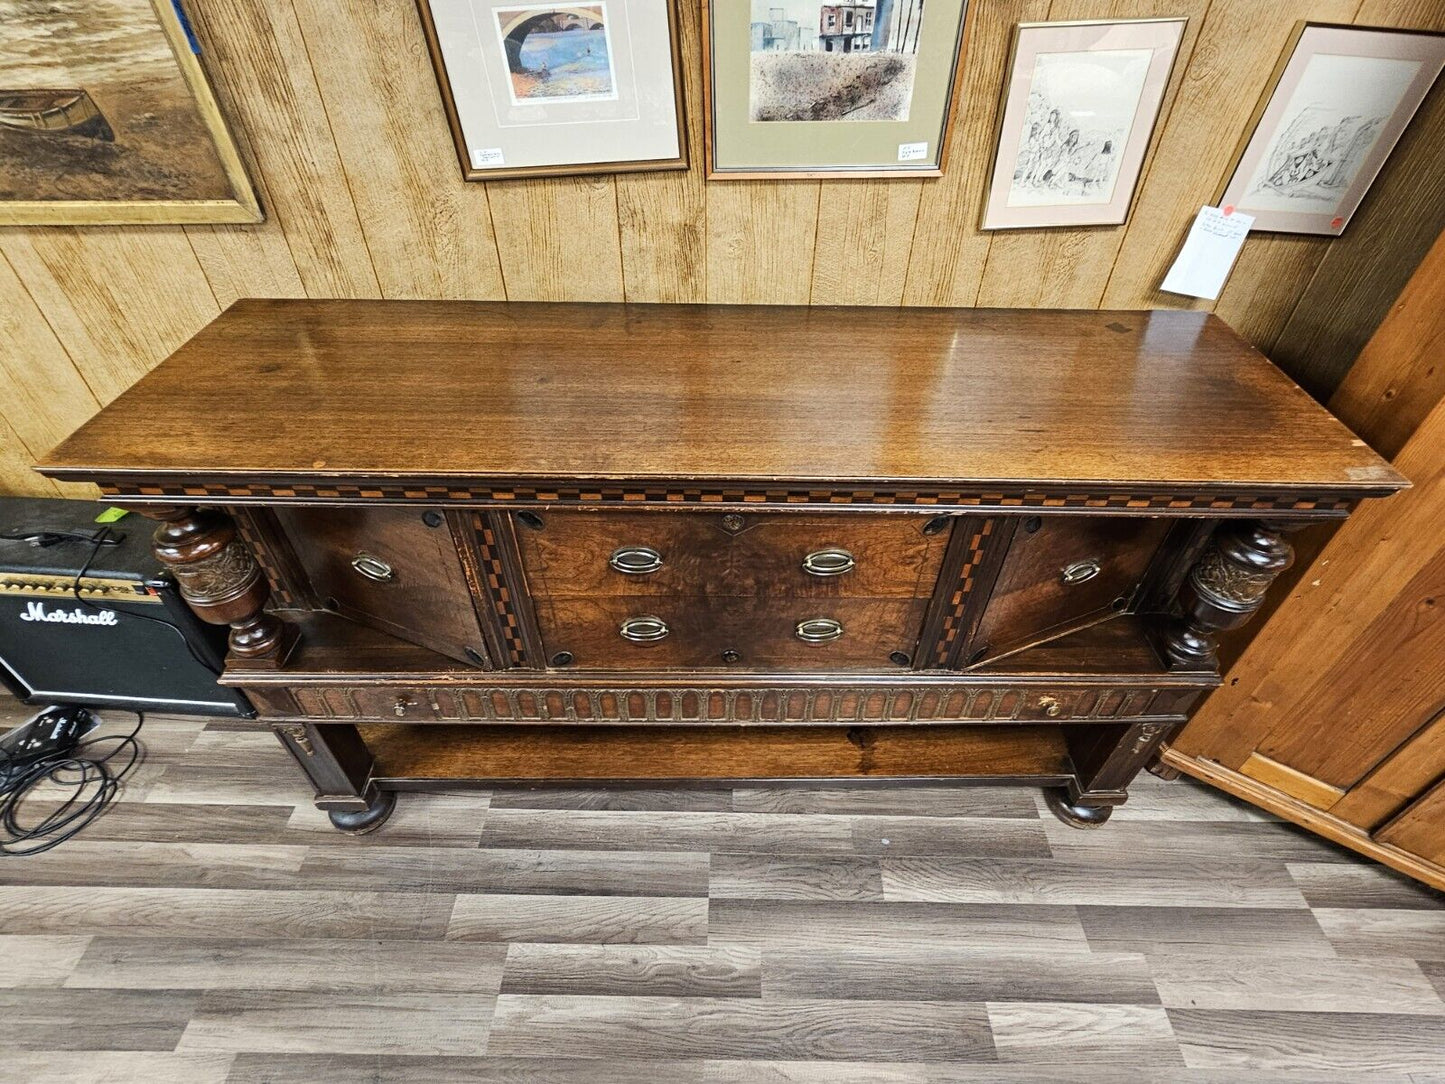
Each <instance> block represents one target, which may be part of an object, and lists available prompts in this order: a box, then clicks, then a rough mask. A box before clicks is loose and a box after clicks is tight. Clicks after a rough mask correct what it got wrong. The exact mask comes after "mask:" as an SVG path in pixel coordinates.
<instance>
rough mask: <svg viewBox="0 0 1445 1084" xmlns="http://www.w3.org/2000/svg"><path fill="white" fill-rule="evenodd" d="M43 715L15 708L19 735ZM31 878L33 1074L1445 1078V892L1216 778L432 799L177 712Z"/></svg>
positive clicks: (9, 936) (4, 1039)
mask: <svg viewBox="0 0 1445 1084" xmlns="http://www.w3.org/2000/svg"><path fill="white" fill-rule="evenodd" d="M18 711H19V709H16V708H15V707H14V706H13V705H9V704H0V721H5V720H7V719H8V720H11V721H13V720H14V719H15V718H16V717H17V715H18ZM144 738H145V742H146V745H147V748H148V749H149V759H148V761H147V763H146V764H145V765H144V767H143V768H142V769H141V770H140V772H139V773H138V774H137V776H136V778H135V779H134V782H133V783H132V785H131V786H130V787H129V788H128V789H127V791H126V793H125V795H124V800H123V801H122V802H121V803H120V804H118V805H117V806H116V807H115V808H114V809H113V810H112V811H111V812H109V813H108V814H107V815H106V816H105V817H104V818H103V819H102V820H101V821H99V822H97V823H96V824H95V825H94V826H93V827H92V828H91V829H90V830H89V831H88V832H87V833H86V834H85V836H84V837H83V838H81V839H78V840H75V841H73V842H71V843H68V844H66V845H64V846H62V847H61V848H59V849H58V850H56V851H54V852H52V853H50V854H47V855H45V856H42V857H36V858H0V1079H4V1080H6V1081H11V1080H14V1081H25V1082H27V1084H35V1082H41V1081H65V1082H67V1084H70V1082H74V1081H106V1082H117V1081H142V1082H145V1084H157V1082H169V1081H183V1082H186V1084H202V1082H206V1081H235V1082H243V1081H245V1082H250V1081H295V1082H306V1084H312V1082H320V1081H332V1080H336V1081H348V1082H351V1081H382V1080H386V1081H391V1080H405V1081H425V1082H428V1084H430V1082H435V1081H453V1080H456V1081H493V1080H505V1081H526V1082H539V1084H542V1082H547V1081H567V1082H585V1084H610V1082H621V1081H629V1082H630V1081H643V1082H647V1084H670V1082H674V1081H684V1082H685V1081H717V1082H721V1081H739V1082H743V1081H774V1082H785V1081H807V1082H830V1084H831V1082H835V1081H838V1082H854V1081H888V1082H898V1081H952V1080H1001V1081H1035V1080H1038V1081H1047V1080H1067V1081H1071V1082H1072V1081H1095V1080H1097V1081H1137V1080H1161V1081H1224V1080H1250V1081H1253V1080H1312V1081H1313V1080H1331V1081H1336V1080H1368V1081H1380V1080H1388V1079H1402V1080H1403V1079H1408V1080H1411V1081H1417V1082H1418V1081H1427V1080H1428V1081H1440V1080H1445V1002H1442V1000H1441V996H1442V993H1445V899H1442V897H1441V896H1440V895H1439V894H1437V893H1434V892H1431V891H1429V890H1427V889H1424V888H1421V887H1419V886H1417V885H1415V884H1413V883H1412V882H1410V881H1408V880H1405V879H1403V878H1401V877H1398V876H1396V875H1394V874H1392V873H1390V872H1388V871H1386V870H1384V869H1381V868H1379V867H1377V866H1374V865H1371V864H1369V863H1366V862H1364V861H1362V860H1359V859H1357V858H1355V857H1354V856H1352V855H1351V854H1349V853H1347V852H1345V851H1342V850H1340V849H1338V848H1336V847H1334V846H1331V845H1330V844H1327V843H1323V842H1320V841H1318V840H1316V839H1314V838H1313V837H1311V836H1309V835H1307V834H1305V833H1303V832H1301V831H1299V830H1297V829H1295V828H1293V827H1290V826H1288V825H1284V824H1280V823H1278V822H1275V821H1272V820H1270V819H1269V818H1267V817H1265V816H1263V815H1261V814H1259V813H1257V812H1255V811H1253V810H1251V809H1250V808H1248V807H1246V806H1243V805H1240V804H1238V803H1236V802H1234V801H1232V800H1230V799H1227V798H1224V797H1222V796H1220V795H1218V794H1216V793H1214V792H1212V791H1210V790H1207V789H1205V788H1203V787H1201V786H1197V785H1194V784H1191V783H1187V782H1180V783H1173V784H1164V783H1160V782H1159V781H1158V780H1155V779H1153V778H1152V777H1149V776H1145V777H1143V778H1142V779H1141V780H1140V783H1139V786H1138V787H1137V789H1136V792H1135V794H1134V797H1133V798H1132V800H1131V801H1130V803H1129V805H1127V806H1125V807H1124V808H1123V809H1121V810H1120V811H1119V812H1118V813H1117V814H1116V815H1115V817H1114V819H1113V821H1111V822H1110V823H1109V824H1108V825H1107V826H1105V827H1104V828H1102V829H1100V830H1098V831H1093V832H1080V831H1076V830H1073V829H1070V828H1066V827H1064V826H1063V825H1061V824H1059V823H1058V822H1056V821H1055V820H1054V819H1053V817H1052V816H1050V815H1049V814H1047V813H1046V812H1044V811H1043V810H1042V805H1041V802H1040V800H1039V798H1038V796H1037V795H1036V793H1035V792H1033V791H1032V790H1026V789H951V788H946V787H933V788H922V789H920V788H911V789H903V788H883V789H866V790H863V789H844V788H838V787H812V788H807V789H794V788H786V789H785V788H769V787H759V786H749V787H737V788H731V789H714V790H617V791H606V790H567V791H557V790H553V791H546V792H544V791H537V792H528V791H517V790H512V791H501V790H499V791H496V792H494V793H490V794H487V793H467V794H457V795H425V796H424V795H403V796H402V799H401V802H400V804H399V806H398V809H397V812H396V815H395V816H394V818H393V819H392V821H391V822H390V824H388V825H387V826H386V827H385V828H383V829H382V830H381V831H380V832H378V833H377V834H375V835H373V836H369V837H365V838H362V839H354V838H349V837H346V836H342V835H339V834H337V833H335V832H333V831H331V830H330V829H329V828H328V827H327V825H326V823H325V821H324V818H323V817H322V816H321V815H320V814H318V813H317V812H316V811H315V810H313V809H312V808H311V807H310V806H309V804H308V803H307V801H306V792H305V788H304V786H303V784H302V781H301V779H300V777H299V775H298V774H297V772H296V770H295V768H294V767H293V766H292V764H291V763H290V762H289V760H288V758H287V757H286V755H285V754H284V753H283V752H282V751H281V749H280V748H279V747H278V746H277V745H276V744H275V742H274V741H273V739H272V738H271V737H270V736H269V735H268V734H266V733H259V732H256V731H254V730H251V729H247V728H244V727H242V726H238V725H237V724H235V723H218V722H209V723H208V722H206V721H203V720H191V719H170V718H154V719H152V720H151V721H150V722H149V723H148V724H147V726H146V730H145V734H144Z"/></svg>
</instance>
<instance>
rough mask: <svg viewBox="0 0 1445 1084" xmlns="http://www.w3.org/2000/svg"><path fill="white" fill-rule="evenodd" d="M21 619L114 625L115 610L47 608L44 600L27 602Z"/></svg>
mask: <svg viewBox="0 0 1445 1084" xmlns="http://www.w3.org/2000/svg"><path fill="white" fill-rule="evenodd" d="M20 620H21V621H58V622H62V623H64V624H67V625H114V624H115V623H116V621H115V611H114V610H96V611H94V612H92V611H88V610H82V609H81V608H80V607H79V606H77V607H76V608H75V609H73V610H47V609H46V608H45V604H44V603H43V602H27V603H26V604H25V612H24V613H23V614H21V615H20Z"/></svg>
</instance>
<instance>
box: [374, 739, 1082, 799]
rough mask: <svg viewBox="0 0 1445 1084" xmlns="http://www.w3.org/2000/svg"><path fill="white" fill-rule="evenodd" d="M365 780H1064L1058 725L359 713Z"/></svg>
mask: <svg viewBox="0 0 1445 1084" xmlns="http://www.w3.org/2000/svg"><path fill="white" fill-rule="evenodd" d="M357 729H358V730H359V731H360V733H361V736H362V738H363V740H364V741H365V742H366V745H367V748H368V749H369V750H370V752H371V754H372V756H373V757H375V761H376V763H375V768H374V769H373V778H374V780H375V781H376V783H377V784H378V785H380V786H382V787H385V788H390V789H397V790H406V789H416V788H420V787H425V786H426V785H427V784H428V783H431V784H435V783H436V782H438V781H447V782H462V781H468V780H476V781H485V780H518V781H523V780H530V781H537V782H562V781H581V780H603V779H605V780H689V779H732V780H739V779H775V780H776V779H798V780H801V779H907V778H929V779H939V778H944V779H954V780H969V779H975V780H980V781H989V782H1005V781H1016V782H1020V783H1025V782H1027V783H1040V784H1050V783H1062V782H1064V781H1066V780H1068V779H1070V778H1071V777H1072V776H1073V774H1074V766H1073V762H1072V761H1071V760H1070V757H1069V751H1068V747H1067V744H1066V741H1065V737H1064V733H1063V731H1062V729H1061V728H1060V727H1058V726H1053V725H1047V726H998V725H995V726H946V725H934V726H926V727H920V726H852V727H818V726H811V727H788V726H777V727H769V726H751V727H666V726H655V725H654V726H648V727H619V726H602V727H591V726H577V725H570V726H530V727H516V726H485V725H463V726H453V725H446V724H436V723H433V724H419V725H408V724H405V723H371V724H368V723H362V724H359V725H358V727H357Z"/></svg>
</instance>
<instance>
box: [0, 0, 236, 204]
mask: <svg viewBox="0 0 1445 1084" xmlns="http://www.w3.org/2000/svg"><path fill="white" fill-rule="evenodd" d="M200 51H201V47H200V45H199V44H198V43H197V41H196V38H195V35H194V34H192V32H191V28H190V25H189V23H187V22H186V20H185V14H184V12H183V11H182V10H181V8H180V5H179V2H178V0H177V2H173V0H0V226H29V225H35V226H125V225H160V224H172V223H188V222H189V223H197V222H260V221H261V219H262V217H263V216H262V214H261V205H260V204H259V203H258V202H257V200H256V193H255V190H254V189H253V188H252V187H251V182H250V180H249V179H248V178H247V176H246V167H245V165H244V164H243V162H242V160H241V154H240V151H239V150H237V148H236V142H235V140H234V139H233V138H232V136H231V132H230V130H229V129H228V128H227V126H226V122H225V119H224V118H223V117H222V116H221V110H220V107H219V106H218V105H217V104H216V98H215V95H214V94H213V93H212V92H211V87H210V84H209V83H208V82H207V81H206V74H205V71H204V70H203V69H202V68H201V62H200Z"/></svg>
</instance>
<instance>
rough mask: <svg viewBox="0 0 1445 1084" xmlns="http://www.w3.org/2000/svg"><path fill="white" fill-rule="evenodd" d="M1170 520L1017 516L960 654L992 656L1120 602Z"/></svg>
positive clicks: (1130, 593)
mask: <svg viewBox="0 0 1445 1084" xmlns="http://www.w3.org/2000/svg"><path fill="white" fill-rule="evenodd" d="M1169 523H1170V521H1169V520H1167V519H1162V518H1157V517H1156V518H1139V519H1135V518H1127V519H1125V518H1118V519H1105V518H1102V517H1100V518H1089V517H1083V516H1044V517H1036V518H1031V519H1025V520H1023V521H1021V522H1020V524H1019V526H1018V528H1017V530H1015V532H1014V535H1013V541H1012V543H1011V544H1010V546H1009V549H1008V553H1007V555H1006V556H1005V558H1004V563H1003V567H1002V568H1001V570H1000V571H999V575H998V579H997V580H996V581H995V583H994V588H993V592H992V594H991V595H990V596H989V600H988V605H987V607H986V609H985V610H984V612H983V615H982V617H981V618H980V620H979V623H978V627H977V631H976V632H975V634H974V636H973V639H972V641H971V643H970V645H969V646H968V650H967V652H966V655H965V659H966V661H968V662H979V661H983V660H986V659H989V658H993V657H996V656H998V655H1000V654H1002V653H1004V652H1007V651H1011V650H1014V649H1017V648H1019V647H1023V646H1026V645H1028V644H1032V643H1038V642H1040V641H1042V640H1046V639H1049V638H1051V637H1052V636H1054V635H1058V634H1061V633H1063V632H1067V631H1068V630H1070V629H1072V628H1077V627H1078V626H1079V625H1081V624H1086V623H1088V622H1089V621H1090V620H1092V619H1094V618H1096V617H1099V616H1102V615H1105V614H1108V613H1110V612H1112V611H1116V610H1123V609H1126V608H1127V607H1128V606H1129V605H1130V604H1131V603H1132V601H1133V598H1134V594H1135V591H1136V590H1137V589H1138V587H1139V584H1140V583H1141V582H1142V581H1143V579H1144V575H1145V573H1146V572H1147V571H1148V569H1149V564H1150V562H1151V561H1152V560H1153V558H1154V554H1155V553H1156V552H1157V551H1158V549H1159V546H1160V544H1161V543H1162V542H1163V541H1164V536H1165V534H1166V533H1167V532H1168V530H1169ZM1030 528H1033V529H1030Z"/></svg>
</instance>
